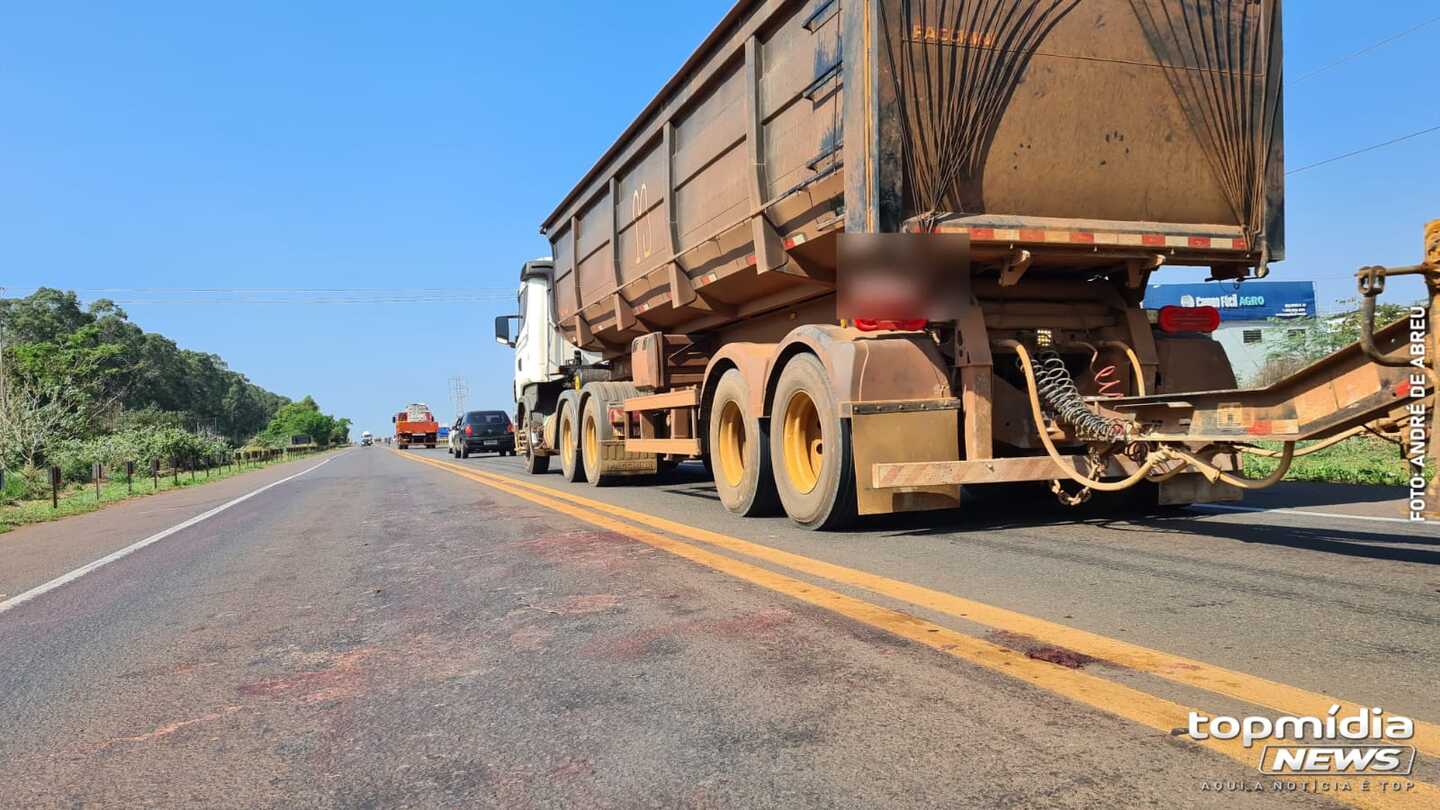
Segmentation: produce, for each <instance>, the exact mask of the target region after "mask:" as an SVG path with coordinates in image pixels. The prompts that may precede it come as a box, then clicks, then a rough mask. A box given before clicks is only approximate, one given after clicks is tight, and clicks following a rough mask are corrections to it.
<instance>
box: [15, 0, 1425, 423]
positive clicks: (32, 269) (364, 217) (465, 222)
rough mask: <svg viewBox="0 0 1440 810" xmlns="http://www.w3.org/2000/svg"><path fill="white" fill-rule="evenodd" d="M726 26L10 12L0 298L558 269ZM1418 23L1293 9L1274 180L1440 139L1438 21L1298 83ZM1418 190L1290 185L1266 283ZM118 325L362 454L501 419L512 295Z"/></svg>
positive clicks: (1382, 160)
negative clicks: (456, 383)
mask: <svg viewBox="0 0 1440 810" xmlns="http://www.w3.org/2000/svg"><path fill="white" fill-rule="evenodd" d="M729 6H730V3H729V0H685V2H683V3H674V2H670V1H669V0H627V1H626V2H624V3H596V2H584V3H581V2H563V0H552V2H545V3H496V2H484V3H473V2H471V3H458V2H432V3H423V4H420V3H417V4H394V3H387V4H379V3H360V4H356V3H339V2H311V3H303V4H302V3H280V2H252V3H237V4H211V3H204V4H195V3H125V4H121V3H69V2H60V1H58V0H57V1H56V2H48V3H17V2H10V1H9V0H5V1H4V2H0V19H3V20H4V21H5V22H4V24H3V26H0V190H3V193H0V285H3V286H5V287H9V288H11V289H12V290H15V289H23V288H29V287H35V286H39V285H42V284H43V285H47V286H53V287H61V288H74V289H94V288H107V287H125V288H144V287H156V288H175V287H202V288H216V287H245V288H262V287H271V288H292V287H305V288H394V287H407V288H408V287H437V288H440V287H465V288H506V289H508V288H511V287H513V286H514V284H515V283H516V281H517V271H518V268H519V266H520V263H521V262H522V261H523V260H525V259H526V258H530V257H533V256H537V255H544V254H546V253H547V252H548V246H547V245H546V243H545V242H544V240H543V239H541V238H540V237H539V236H538V234H537V226H538V224H539V222H540V220H541V219H542V218H543V217H544V215H545V214H547V213H548V212H549V211H550V210H551V208H552V207H553V206H554V205H555V203H557V202H558V201H559V199H560V197H561V196H562V195H563V194H564V193H565V192H566V191H568V190H569V188H570V187H571V185H572V184H573V182H574V181H575V180H577V179H578V178H579V177H580V175H581V174H582V173H583V171H584V170H585V169H586V168H588V167H589V166H590V165H591V163H592V162H593V161H594V159H595V158H596V157H597V156H598V155H599V153H600V152H601V151H602V150H603V149H604V148H605V147H606V146H608V145H609V143H610V142H611V141H612V140H613V139H614V137H615V136H616V135H617V134H618V133H619V131H620V130H621V129H622V128H623V127H624V126H625V125H626V124H627V123H628V122H629V121H630V120H631V118H632V117H633V116H634V115H635V114H636V113H637V112H638V111H639V110H640V108H641V107H642V106H643V105H644V103H645V102H646V101H648V100H649V99H650V97H651V96H652V95H653V94H654V93H655V91H656V90H658V89H659V86H660V85H661V83H662V82H663V81H664V80H665V78H667V77H668V76H669V75H670V74H671V73H672V72H673V71H674V70H675V69H676V68H677V67H678V66H679V64H680V63H681V61H683V59H684V58H685V57H686V56H687V55H688V54H689V52H690V50H691V49H692V48H693V47H694V46H695V45H697V44H698V43H699V42H700V40H701V39H702V38H703V36H704V35H705V33H707V32H708V31H709V30H710V29H711V28H712V27H713V25H714V24H715V23H716V22H717V21H718V20H719V19H720V17H721V16H722V15H723V14H724V12H725V11H726V10H727V9H728V8H729ZM679 9H683V10H679ZM1437 13H1440V7H1437V4H1436V3H1435V2H1433V0H1392V1H1391V2H1385V3H1376V4H1371V5H1369V6H1367V7H1366V13H1363V14H1357V13H1355V5H1354V4H1353V3H1350V2H1340V0H1304V2H1296V0H1291V2H1290V3H1288V5H1287V20H1286V32H1285V33H1286V49H1287V52H1286V59H1287V74H1288V75H1289V77H1290V79H1291V81H1290V84H1289V86H1288V87H1287V116H1288V118H1287V122H1286V136H1287V141H1288V143H1287V152H1288V156H1287V160H1288V162H1289V165H1290V166H1291V167H1292V168H1293V167H1299V166H1301V165H1304V164H1306V163H1310V162H1313V161H1316V160H1321V159H1324V158H1327V157H1331V156H1333V155H1336V154H1340V153H1343V152H1347V151H1350V150H1351V149H1356V148H1360V147H1364V146H1368V145H1371V144H1374V143H1377V142H1380V141H1383V140H1387V139H1389V138H1392V137H1396V136H1399V135H1403V134H1406V133H1408V132H1413V131H1415V130H1419V129H1422V128H1424V127H1428V126H1434V125H1437V124H1440V109H1437V106H1436V104H1435V95H1434V77H1435V71H1436V68H1435V65H1434V54H1435V53H1436V52H1437V51H1440V24H1435V25H1431V26H1428V27H1426V28H1424V29H1422V30H1420V31H1417V32H1416V33H1413V34H1411V35H1409V36H1407V37H1405V38H1403V39H1401V40H1399V41H1397V42H1394V43H1392V44H1390V45H1387V46H1385V47H1383V48H1380V49H1378V50H1376V51H1374V52H1372V53H1369V54H1366V55H1364V56H1361V57H1358V58H1356V59H1354V60H1352V61H1350V62H1348V63H1346V64H1343V65H1340V66H1338V67H1336V68H1334V69H1332V70H1329V71H1326V72H1324V73H1322V74H1320V75H1318V76H1315V77H1314V78H1310V79H1307V80H1305V81H1298V82H1297V81H1295V79H1296V78H1297V77H1299V76H1301V75H1303V74H1305V73H1307V72H1309V71H1310V70H1312V69H1314V68H1317V67H1319V66H1322V65H1324V64H1326V63H1328V62H1330V61H1331V60H1333V59H1336V58H1339V57H1341V56H1344V55H1345V54H1347V53H1349V52H1352V51H1355V50H1357V49H1360V48H1363V47H1365V46H1367V45H1371V44H1373V43H1375V42H1378V41H1379V40H1381V39H1384V38H1385V37H1387V36H1389V35H1391V34H1394V33H1397V32H1399V31H1402V30H1404V29H1406V28H1408V27H1410V26H1412V25H1414V24H1417V23H1419V22H1421V21H1423V20H1425V19H1428V18H1430V17H1433V16H1435V15H1436V14H1437ZM627 42H643V43H645V50H644V51H643V52H642V51H641V49H640V48H638V47H633V46H629V45H626V44H624V43H627ZM1437 178H1440V133H1433V134H1431V135H1428V136H1424V137H1421V138H1416V139H1414V140H1411V141H1409V142H1406V143H1403V144H1400V145H1397V146H1393V147H1390V148H1388V149H1384V150H1380V151H1377V152H1372V153H1370V154H1367V155H1363V156H1360V157H1355V158H1351V159H1348V160H1345V161H1342V162H1339V163H1335V164H1333V165H1330V166H1325V167H1322V168H1318V169H1315V170H1313V171H1309V172H1305V173H1302V174H1298V175H1295V176H1293V177H1291V178H1290V182H1289V188H1288V209H1289V235H1288V250H1289V259H1288V260H1287V261H1286V262H1285V263H1283V264H1281V265H1279V266H1277V267H1276V270H1275V278H1278V279H1298V278H1315V279H1317V280H1318V281H1319V285H1320V298H1321V300H1322V301H1323V302H1330V301H1333V300H1334V299H1336V298H1340V297H1343V296H1347V295H1349V294H1350V290H1351V285H1352V282H1351V281H1350V280H1349V278H1350V277H1349V273H1350V272H1352V271H1353V269H1354V268H1355V267H1358V266H1360V265H1363V264H1369V263H1376V262H1380V263H1397V264H1398V263H1409V262H1413V261H1415V260H1416V259H1417V258H1418V253H1419V249H1420V228H1421V224H1422V223H1423V222H1424V221H1425V220H1427V219H1431V218H1436V217H1440V182H1437ZM1157 280H1162V281H1163V280H1170V281H1184V280H1190V277H1188V276H1187V275H1186V274H1185V273H1184V272H1183V271H1177V272H1175V273H1174V274H1173V276H1172V277H1170V278H1165V279H1157ZM1399 292H1400V294H1401V297H1404V298H1410V297H1415V296H1417V295H1418V287H1415V286H1413V285H1410V286H1405V287H1401V288H1400V289H1399ZM86 297H87V298H93V297H95V296H94V295H87V296H86ZM112 297H115V298H119V299H122V300H123V299H127V298H130V299H137V300H143V299H144V296H137V294H133V293H127V294H115V295H113V296H112ZM152 297H153V296H152ZM1322 306H1323V304H1322ZM125 308H126V309H127V310H128V311H129V313H130V315H131V318H132V319H133V320H135V321H136V322H137V323H139V324H140V325H141V326H143V327H145V328H146V329H149V330H151V331H157V332H161V333H163V334H165V335H168V336H170V337H172V338H174V339H175V340H177V341H178V342H179V343H180V344H181V345H182V346H185V347H187V348H192V349H197V350H202V351H209V352H214V353H216V354H219V355H220V356H222V357H224V358H225V360H226V361H227V362H228V363H229V364H230V366H231V367H232V368H235V369H237V370H239V371H241V372H243V373H245V374H247V375H248V376H249V377H250V378H251V379H252V380H254V381H255V382H257V383H259V384H260V385H263V386H265V387H267V388H269V389H271V390H273V391H276V392H279V393H282V394H285V395H287V396H290V397H292V398H299V397H301V396H304V395H305V394H312V395H314V396H315V398H316V399H317V400H318V401H319V402H320V404H321V406H322V407H324V408H325V409H327V410H330V411H334V412H338V413H340V414H341V415H347V416H351V417H352V418H354V419H355V420H356V427H355V431H356V435H358V432H359V431H360V430H364V429H368V430H372V431H375V432H377V433H384V432H386V431H387V430H388V429H389V418H388V416H389V414H390V413H393V412H394V411H395V410H397V409H398V408H399V407H400V406H402V405H403V404H404V403H405V402H408V401H410V400H416V399H419V400H425V401H428V402H429V403H430V404H431V405H432V406H435V407H436V409H437V410H438V411H440V413H441V414H443V416H442V418H445V419H448V418H449V417H450V416H451V415H452V414H450V413H449V411H450V410H451V408H450V406H449V404H448V402H449V395H448V385H447V380H448V379H449V378H450V377H452V376H455V375H463V376H465V377H466V378H468V379H469V381H470V385H471V389H472V395H471V406H472V407H503V408H508V407H509V405H510V397H509V373H510V358H509V355H508V353H507V352H506V351H505V350H504V349H503V348H502V347H500V346H497V345H496V344H495V343H494V342H493V340H492V335H491V329H492V326H491V322H492V319H493V317H494V316H495V315H498V314H501V313H503V312H506V311H509V310H510V309H511V305H510V304H509V303H507V302H504V301H483V302H472V303H464V304H442V303H432V304H425V305H393V304H392V305H383V304H365V305H311V306H296V305H243V306H242V305H181V304H133V305H127V306H126V307H125Z"/></svg>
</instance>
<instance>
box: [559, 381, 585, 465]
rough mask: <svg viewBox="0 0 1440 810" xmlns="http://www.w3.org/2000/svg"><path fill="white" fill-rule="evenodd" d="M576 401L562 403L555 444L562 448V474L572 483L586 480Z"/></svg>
mask: <svg viewBox="0 0 1440 810" xmlns="http://www.w3.org/2000/svg"><path fill="white" fill-rule="evenodd" d="M576 416H577V414H576V413H575V401H574V400H566V401H565V402H562V403H561V404H560V424H559V425H557V426H556V428H555V444H556V445H558V446H559V449H560V475H561V476H562V477H563V478H564V479H565V480H566V481H569V482H570V483H572V484H573V483H576V482H579V481H584V480H585V467H584V466H583V465H582V464H581V463H580V425H579V420H578V419H576Z"/></svg>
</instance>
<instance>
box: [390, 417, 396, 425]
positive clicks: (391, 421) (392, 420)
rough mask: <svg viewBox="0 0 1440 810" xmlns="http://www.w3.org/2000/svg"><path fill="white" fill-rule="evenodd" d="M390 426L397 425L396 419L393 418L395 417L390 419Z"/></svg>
mask: <svg viewBox="0 0 1440 810" xmlns="http://www.w3.org/2000/svg"><path fill="white" fill-rule="evenodd" d="M390 424H392V425H393V424H395V417H393V416H392V417H390Z"/></svg>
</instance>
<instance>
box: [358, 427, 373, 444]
mask: <svg viewBox="0 0 1440 810" xmlns="http://www.w3.org/2000/svg"><path fill="white" fill-rule="evenodd" d="M374 443H375V437H374V436H373V435H371V433H370V431H368V430H367V431H365V432H364V433H361V434H360V446H361V447H369V446H370V445H372V444H374Z"/></svg>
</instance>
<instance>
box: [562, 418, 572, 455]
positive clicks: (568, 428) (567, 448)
mask: <svg viewBox="0 0 1440 810" xmlns="http://www.w3.org/2000/svg"><path fill="white" fill-rule="evenodd" d="M560 452H561V453H564V456H563V458H564V459H565V460H566V461H568V460H570V459H572V458H574V457H575V424H574V423H573V422H572V421H571V419H570V415H569V414H566V415H565V418H564V419H562V420H561V421H560Z"/></svg>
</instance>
